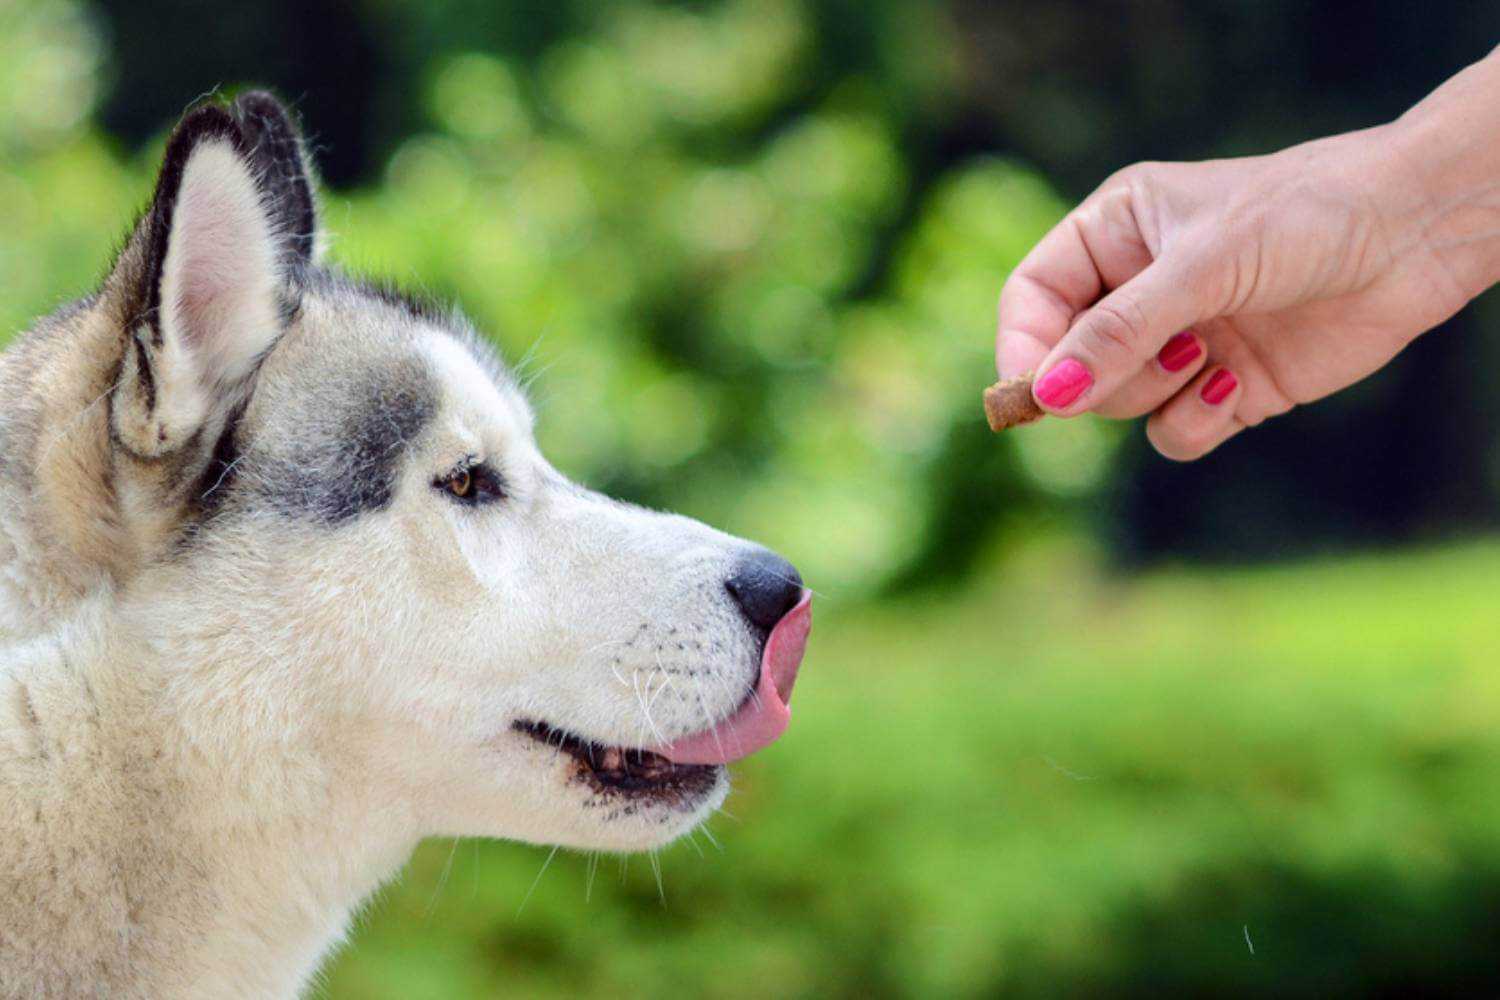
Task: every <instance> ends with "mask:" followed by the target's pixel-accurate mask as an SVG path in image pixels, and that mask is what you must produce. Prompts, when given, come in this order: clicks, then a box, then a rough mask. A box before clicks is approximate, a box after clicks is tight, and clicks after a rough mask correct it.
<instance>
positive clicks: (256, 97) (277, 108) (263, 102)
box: [230, 90, 322, 271]
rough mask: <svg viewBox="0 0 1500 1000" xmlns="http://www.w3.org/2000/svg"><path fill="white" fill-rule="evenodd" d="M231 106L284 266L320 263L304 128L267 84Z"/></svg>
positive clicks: (315, 209)
mask: <svg viewBox="0 0 1500 1000" xmlns="http://www.w3.org/2000/svg"><path fill="white" fill-rule="evenodd" d="M230 111H231V112H232V113H233V114H234V117H235V119H236V120H237V121H238V122H239V124H240V130H241V131H242V132H243V133H244V136H245V142H246V145H247V146H248V147H249V150H250V157H251V161H252V165H253V166H254V168H255V171H256V176H257V179H258V180H259V181H260V183H261V187H262V189H263V190H264V191H265V193H266V196H267V198H268V199H269V203H270V206H271V209H272V211H273V213H274V214H275V223H276V225H275V228H276V231H277V233H278V235H279V236H280V238H281V242H282V252H283V254H284V255H285V257H286V260H285V264H286V266H287V267H288V268H290V269H292V270H294V271H295V270H297V269H300V268H302V267H304V266H306V265H307V264H313V263H317V261H318V259H319V258H320V257H321V255H322V247H321V245H320V244H321V239H322V236H321V232H320V230H319V229H318V205H317V199H316V198H315V197H314V194H313V190H314V186H315V185H314V183H313V175H312V170H311V168H310V166H309V161H308V157H307V153H306V150H305V148H304V146H303V142H302V134H301V133H300V132H299V131H298V129H297V126H296V125H295V124H294V123H293V122H292V118H291V115H290V114H288V112H287V110H286V108H285V107H283V106H282V104H281V102H280V101H278V100H277V99H276V98H275V97H273V96H271V95H270V94H268V93H266V92H265V91H264V90H252V91H249V92H248V93H244V94H241V95H240V96H239V97H238V98H236V99H235V102H234V104H233V105H232V106H231V108H230Z"/></svg>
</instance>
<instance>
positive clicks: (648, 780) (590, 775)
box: [511, 719, 722, 801]
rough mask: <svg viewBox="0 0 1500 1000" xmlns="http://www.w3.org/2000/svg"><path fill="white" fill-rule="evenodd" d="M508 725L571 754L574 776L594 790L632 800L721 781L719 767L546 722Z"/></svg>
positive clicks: (691, 794)
mask: <svg viewBox="0 0 1500 1000" xmlns="http://www.w3.org/2000/svg"><path fill="white" fill-rule="evenodd" d="M511 728H512V729H514V730H515V731H516V732H518V733H522V734H524V735H526V736H529V737H531V739H533V740H535V741H537V742H538V743H541V744H543V745H545V746H547V747H550V748H551V749H553V750H558V751H561V752H562V753H565V754H567V755H568V756H569V757H571V758H573V761H574V764H575V767H576V777H577V779H578V780H580V781H582V782H584V783H585V784H587V785H589V786H590V787H591V788H593V789H594V790H595V791H596V792H602V793H607V794H612V795H620V796H626V797H629V798H636V799H657V800H664V801H667V800H673V799H675V800H678V801H681V800H688V799H698V798H701V797H703V796H705V795H707V794H708V793H709V792H711V791H713V789H714V787H715V786H716V785H717V784H718V782H719V774H720V772H721V771H722V768H720V767H718V766H717V765H713V764H679V763H675V762H673V761H670V760H668V759H667V758H666V757H663V756H662V755H661V754H659V753H655V752H653V751H651V750H644V749H641V748H639V747H624V746H608V745H606V744H603V743H595V742H594V741H593V740H588V739H584V738H583V737H582V736H578V735H576V734H574V733H570V732H568V731H567V730H565V729H559V728H558V727H556V726H550V725H548V724H547V723H545V722H535V721H531V720H527V719H521V720H517V721H516V722H515V723H513V724H512V725H511Z"/></svg>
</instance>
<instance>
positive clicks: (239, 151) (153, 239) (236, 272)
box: [111, 93, 317, 459]
mask: <svg viewBox="0 0 1500 1000" xmlns="http://www.w3.org/2000/svg"><path fill="white" fill-rule="evenodd" d="M316 243H317V231H316V208H315V205H314V202H313V197H312V182H311V180H310V178H309V176H308V173H307V170H306V167H305V165H304V160H303V156H302V150H301V143H300V140H299V139H298V137H297V133H296V131H295V129H294V128H293V127H292V125H291V123H290V121H289V119H288V118H287V116H286V113H285V112H284V111H283V110H282V108H281V105H280V104H279V103H277V102H276V101H275V99H274V98H271V97H270V96H269V95H266V94H261V93H252V94H247V95H245V96H244V97H241V98H240V99H239V100H238V101H236V102H235V103H234V104H233V105H231V106H230V107H228V108H224V107H219V106H215V105H208V106H204V107H199V108H197V109H196V110H194V111H192V112H190V113H189V114H188V115H187V116H186V117H184V118H183V120H182V122H181V123H180V124H179V125H178V126H177V128H176V130H175V131H174V132H173V133H172V137H171V139H170V140H168V142H167V149H166V156H165V158H164V160H163V162H162V169H161V174H160V176H159V177H158V180H157V184H156V193H155V196H154V198H153V200H152V203H151V207H150V209H148V211H147V212H146V215H145V216H144V217H143V218H142V220H141V223H140V225H139V226H138V227H137V229H136V232H135V234H134V235H133V236H132V238H131V241H130V243H129V244H128V246H127V248H126V250H125V252H124V253H123V254H122V255H121V259H120V262H119V264H118V265H117V266H116V271H115V274H114V275H112V276H111V281H112V284H113V285H114V287H115V288H116V289H117V290H118V291H119V292H120V293H121V295H122V298H123V300H124V302H125V303H126V305H125V307H124V309H123V312H122V315H123V318H124V325H125V327H126V328H125V330H124V331H123V332H124V336H125V343H124V355H123V359H122V366H121V370H120V378H119V382H118V384H117V386H116V388H115V390H114V396H113V399H112V406H111V422H112V430H113V433H114V437H115V439H116V441H118V442H119V443H120V444H122V445H124V446H125V447H126V448H127V449H128V450H129V451H130V452H132V453H133V454H134V455H136V456H137V457H139V458H145V459H152V458H157V457H160V456H163V455H168V454H171V453H173V452H176V451H178V450H179V449H181V448H182V447H183V446H184V445H186V444H187V443H189V442H190V441H193V440H195V439H200V438H201V437H202V436H203V432H205V431H207V432H209V433H212V432H213V430H214V428H213V427H212V426H211V425H212V424H213V423H215V418H216V417H217V418H219V419H220V420H222V418H223V416H224V414H225V413H227V412H228V410H230V409H231V408H232V407H234V406H235V405H237V404H238V403H239V402H240V401H241V400H242V399H243V397H244V391H245V387H246V385H247V384H248V382H249V380H250V376H251V375H252V373H253V372H254V370H255V368H256V366H257V364H258V363H259V360H260V358H261V357H262V356H263V355H264V354H265V352H266V351H268V350H269V349H270V348H271V346H272V345H273V344H274V343H275V342H276V339H277V337H279V336H280V334H281V331H282V329H283V327H284V326H285V323H286V318H287V316H288V314H289V312H290V311H291V308H292V304H293V302H294V296H295V294H296V286H297V280H298V278H299V275H300V272H301V270H302V269H303V268H304V267H306V266H307V265H308V264H309V263H311V262H312V261H313V258H314V254H315V246H316Z"/></svg>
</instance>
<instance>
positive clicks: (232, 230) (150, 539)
mask: <svg viewBox="0 0 1500 1000" xmlns="http://www.w3.org/2000/svg"><path fill="white" fill-rule="evenodd" d="M313 187H314V185H313V184H312V182H311V180H310V178H309V175H308V171H307V168H306V166H305V163H304V157H303V153H302V147H301V143H300V141H299V140H298V137H297V135H296V133H295V131H294V130H293V128H292V126H291V124H290V122H289V121H288V118H287V116H286V114H285V112H284V111H283V109H282V108H281V107H280V106H279V105H278V104H277V103H276V102H275V101H273V100H272V99H270V98H269V97H267V96H265V95H263V94H250V95H247V96H245V97H242V98H240V99H239V100H238V101H236V102H235V103H234V104H233V105H231V106H229V107H228V108H222V107H218V106H206V107H201V108H199V109H197V110H195V111H193V112H191V113H190V114H189V115H188V116H187V117H186V118H185V119H184V120H183V122H182V123H181V124H180V125H179V127H178V128H177V130H176V132H175V133H174V135H173V136H172V138H171V139H170V141H169V143H168V145H167V150H166V155H165V162H164V165H163V168H162V172H161V176H160V179H159V182H158V185H157V188H156V193H155V196H154V200H153V202H152V205H151V207H150V208H149V210H148V211H147V213H146V214H145V216H144V217H143V219H142V221H141V223H140V225H139V227H138V228H137V231H136V232H135V234H134V235H133V236H132V238H131V239H130V241H129V242H128V244H127V245H126V247H125V249H124V250H123V251H122V254H121V256H120V259H119V261H118V263H117V265H116V267H115V269H114V271H113V273H112V274H111V276H110V278H109V279H108V281H107V282H106V286H105V289H104V291H103V293H102V294H101V297H100V300H99V302H98V303H97V304H96V306H95V307H94V308H95V311H96V312H97V313H98V314H100V315H104V316H108V317H110V320H109V323H110V325H111V329H113V330H115V331H116V336H117V340H116V342H117V344H118V345H119V350H118V352H117V360H116V363H115V367H114V369H113V370H112V372H111V377H112V379H113V381H112V383H111V385H110V388H109V391H108V401H107V402H108V416H107V420H108V431H109V441H110V446H109V448H110V456H109V463H108V464H109V468H110V470H111V471H110V473H109V476H110V483H109V494H110V496H111V498H112V500H111V505H110V509H111V515H110V516H111V517H112V518H114V520H115V521H116V522H117V523H118V525H119V526H120V532H121V533H122V534H123V536H125V539H126V542H125V543H123V544H127V546H128V547H129V548H130V549H131V550H132V551H135V552H138V553H140V558H139V568H138V570H136V571H134V572H132V573H130V574H129V576H128V579H126V580H124V581H123V584H122V588H123V591H124V595H125V597H124V601H125V603H126V605H127V606H128V607H130V608H132V609H134V611H133V614H135V615H136V617H137V619H138V620H140V621H143V622H145V623H147V624H146V628H147V631H148V632H149V633H150V635H151V637H152V642H153V644H154V647H155V648H156V649H158V650H159V651H161V653H162V654H163V656H164V657H165V658H166V659H167V660H168V661H170V662H171V663H173V664H175V666H174V667H173V668H172V673H171V676H170V679H169V684H168V690H169V691H170V692H171V693H172V697H173V698H174V699H175V703H176V704H178V705H179V706H180V707H181V715H182V718H183V719H185V720H189V721H188V722H187V723H185V724H188V725H191V726H195V727H197V729H196V731H195V732H194V733H193V738H194V739H195V740H196V741H197V742H198V743H199V744H200V745H202V746H205V747H209V748H213V751H212V752H214V753H219V754H223V755H226V756H228V755H232V754H234V753H236V752H246V753H248V752H251V751H249V750H243V749H239V750H237V748H242V747H243V746H246V745H248V744H244V743H243V739H242V737H243V735H244V733H245V732H246V731H247V729H255V728H260V729H262V730H267V731H274V732H275V733H276V734H277V740H278V741H279V742H280V743H281V744H283V745H285V746H287V747H291V748H297V750H296V752H298V753H302V752H305V751H306V748H309V747H318V748H320V750H319V753H320V754H322V755H323V756H324V757H333V758H336V759H338V760H340V761H343V762H344V764H343V765H341V766H342V767H344V768H345V771H344V772H341V773H344V774H345V776H347V773H349V772H358V773H359V774H360V775H362V776H363V777H361V778H360V779H358V780H362V781H368V782H369V783H370V789H371V791H370V794H371V796H372V799H371V801H372V802H384V803H388V804H389V805H390V807H391V808H403V809H408V810H410V812H411V813H412V815H414V816H416V817H417V819H418V821H419V823H420V826H421V832H422V833H424V834H433V833H443V834H482V835H490V836H508V837H515V838H520V839H525V840H531V841H536V842H544V843H562V844H567V845H573V846H581V847H588V848H607V849H635V848H643V847H651V846H655V845H659V844H661V843H664V842H666V841H668V840H670V839H672V838H673V837H675V836H677V835H679V834H681V833H683V832H685V831H686V830H688V829H690V828H691V827H692V826H693V825H695V824H696V823H697V822H699V821H700V820H701V819H702V818H704V817H705V816H706V815H707V814H708V812H709V811H711V810H712V809H713V808H715V807H716V806H717V805H718V804H719V803H720V802H721V801H722V798H723V796H724V795H725V792H726V788H727V783H726V778H725V774H724V768H723V765H724V764H725V763H726V762H727V761H729V760H732V759H734V758H736V757H738V756H742V755H744V754H745V753H748V752H750V751H753V750H755V749H757V748H758V747H760V746H763V745H765V744H766V743H768V742H769V741H770V740H771V739H774V738H775V737H776V736H777V735H779V733H780V731H781V729H782V727H784V725H785V723H786V699H787V697H788V695H789V693H790V686H791V680H792V678H793V677H794V675H795V671H796V667H797V663H798V661H799V660H800V657H801V653H802V647H803V643H804V640H805V637H806V633H807V627H808V597H807V593H806V591H805V590H804V588H803V586H802V582H801V580H800V579H799V577H798V576H797V573H796V571H795V570H794V569H793V568H792V567H791V565H789V564H788V563H787V562H786V561H785V560H783V559H781V558H780V557H778V556H775V555H773V554H772V553H770V552H769V551H767V550H765V549H762V548H760V547H758V546H755V545H753V544H751V543H749V542H746V541H743V540H740V539H737V538H733V537H730V536H728V535H725V534H722V533H720V532H717V531H714V530H712V529H710V528H708V527H706V526H704V525H702V524H700V523H698V522H695V521H692V520H690V519H688V518H684V517H679V516H674V515H670V514H663V513H657V512H653V511H648V510H644V509H641V508H639V507H634V506H630V505H628V504H624V503H620V502H617V501H614V500H611V499H609V498H607V497H604V496H601V495H599V494H597V493H593V492H591V491H589V490H587V489H584V488H582V487H580V486H578V485H576V484H574V483H572V482H570V481H569V480H568V479H567V478H565V477H564V476H563V475H561V474H560V473H558V472H557V471H556V470H555V469H553V468H552V467H551V466H550V465H549V464H548V462H547V460H546V458H545V457H544V456H543V455H542V454H541V453H540V452H539V451H538V448H537V445H536V442H535V440H534V438H533V434H532V419H533V418H532V413H531V411H530V409H529V408H528V406H527V403H526V400H525V398H524V396H523V394H522V392H521V390H520V388H519V387H518V385H517V383H516V381H515V379H514V378H512V376H511V375H510V373H509V372H508V371H507V370H506V369H505V368H504V367H503V366H502V365H501V364H500V363H499V361H498V360H497V358H496V357H495V356H494V355H493V353H492V352H491V350H490V349H489V348H488V346H487V345H486V344H485V343H484V341H483V340H482V339H481V338H480V337H479V336H477V335H476V333H475V332H474V331H473V330H472V329H471V328H470V326H469V325H468V323H467V322H466V321H465V320H464V319H463V318H462V317H461V316H459V315H457V314H456V313H454V312H451V311H440V310H437V309H434V308H432V307H430V306H427V305H424V304H421V303H417V302H414V301H412V300H411V299H408V298H406V297H404V296H402V295H400V294H398V293H395V292H392V291H390V290H388V289H384V288H379V287H374V286H371V285H368V284H365V283H362V282H360V281H356V280H353V279H350V278H348V277H345V276H342V275H340V274H338V273H335V272H334V271H332V270H329V269H327V268H325V267H324V266H322V264H320V262H319V260H318V252H317V251H318V246H319V244H320V237H319V233H318V230H317V225H316V217H317V211H316V206H315V204H314V200H313V194H312V192H313ZM255 746H256V747H257V749H255V750H254V751H253V752H254V753H257V754H262V755H263V754H264V753H265V750H264V743H263V741H260V742H256V743H255Z"/></svg>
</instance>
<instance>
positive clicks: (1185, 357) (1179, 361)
mask: <svg viewBox="0 0 1500 1000" xmlns="http://www.w3.org/2000/svg"><path fill="white" fill-rule="evenodd" d="M1202 353H1203V348H1202V347H1201V346H1199V344H1198V338H1197V337H1195V336H1193V331H1191V330H1183V331H1182V332H1181V333H1179V334H1177V336H1175V337H1173V338H1172V339H1171V340H1169V341H1167V343H1166V346H1165V347H1163V348H1162V349H1161V350H1160V351H1158V352H1157V354H1156V360H1157V361H1160V362H1161V366H1162V367H1163V368H1165V369H1166V370H1167V371H1169V372H1180V371H1182V370H1183V369H1184V368H1186V367H1187V366H1188V365H1190V364H1192V363H1193V362H1194V361H1197V360H1198V355H1200V354H1202Z"/></svg>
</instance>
